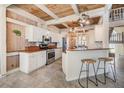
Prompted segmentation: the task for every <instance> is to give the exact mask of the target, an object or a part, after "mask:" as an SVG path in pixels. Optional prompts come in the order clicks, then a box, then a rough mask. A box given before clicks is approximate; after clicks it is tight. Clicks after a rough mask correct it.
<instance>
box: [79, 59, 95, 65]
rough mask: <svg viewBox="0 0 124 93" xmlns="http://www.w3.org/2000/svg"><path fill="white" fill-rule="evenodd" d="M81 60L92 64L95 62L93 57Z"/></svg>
mask: <svg viewBox="0 0 124 93" xmlns="http://www.w3.org/2000/svg"><path fill="white" fill-rule="evenodd" d="M81 61H82V63H86V64H94V63H96V60H94V59H83V60H81Z"/></svg>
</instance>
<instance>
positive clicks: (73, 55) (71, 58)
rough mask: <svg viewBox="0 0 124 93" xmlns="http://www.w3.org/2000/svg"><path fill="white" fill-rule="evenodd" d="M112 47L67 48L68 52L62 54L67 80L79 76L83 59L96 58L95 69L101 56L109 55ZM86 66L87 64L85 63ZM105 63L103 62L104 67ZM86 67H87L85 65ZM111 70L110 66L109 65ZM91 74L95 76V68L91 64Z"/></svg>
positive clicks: (83, 74) (83, 75)
mask: <svg viewBox="0 0 124 93" xmlns="http://www.w3.org/2000/svg"><path fill="white" fill-rule="evenodd" d="M109 50H110V48H93V49H85V50H82V49H67V50H66V52H65V53H64V52H63V54H62V69H63V72H64V73H65V77H66V80H67V81H72V80H77V79H78V77H79V72H80V68H81V59H84V58H92V59H95V60H96V64H95V69H96V68H97V65H98V58H99V57H108V56H109ZM84 66H85V65H84ZM103 66H104V64H101V67H103ZM84 68H85V67H84ZM107 71H109V67H107ZM89 73H90V76H93V75H94V73H93V68H92V66H90V71H89ZM102 73H103V70H100V71H99V72H98V74H102ZM81 77H82V78H85V77H86V75H85V73H82V75H81Z"/></svg>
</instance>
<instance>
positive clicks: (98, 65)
mask: <svg viewBox="0 0 124 93" xmlns="http://www.w3.org/2000/svg"><path fill="white" fill-rule="evenodd" d="M99 65H100V60H99V62H98V66H97V69H96V74H97V73H98V69H99Z"/></svg>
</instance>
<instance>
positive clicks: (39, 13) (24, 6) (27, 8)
mask: <svg viewBox="0 0 124 93" xmlns="http://www.w3.org/2000/svg"><path fill="white" fill-rule="evenodd" d="M15 6H17V7H19V8H21V9H23V10H25V11H27V12H29V13H31V14H33V15H35V16H37V17H39V18H41V19H43V20H45V21H47V20H51V19H53V18H52V17H51V16H49V15H48V14H47V13H45V12H44V11H42V10H41V9H40V8H38V7H36V6H35V5H33V4H16V5H15Z"/></svg>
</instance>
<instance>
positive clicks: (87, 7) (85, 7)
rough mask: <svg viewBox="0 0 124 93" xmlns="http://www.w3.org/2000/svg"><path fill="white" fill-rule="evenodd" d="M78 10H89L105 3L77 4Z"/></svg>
mask: <svg viewBox="0 0 124 93" xmlns="http://www.w3.org/2000/svg"><path fill="white" fill-rule="evenodd" d="M77 6H78V9H79V12H84V11H89V10H93V9H97V8H101V7H104V6H105V4H78V5H77Z"/></svg>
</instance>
